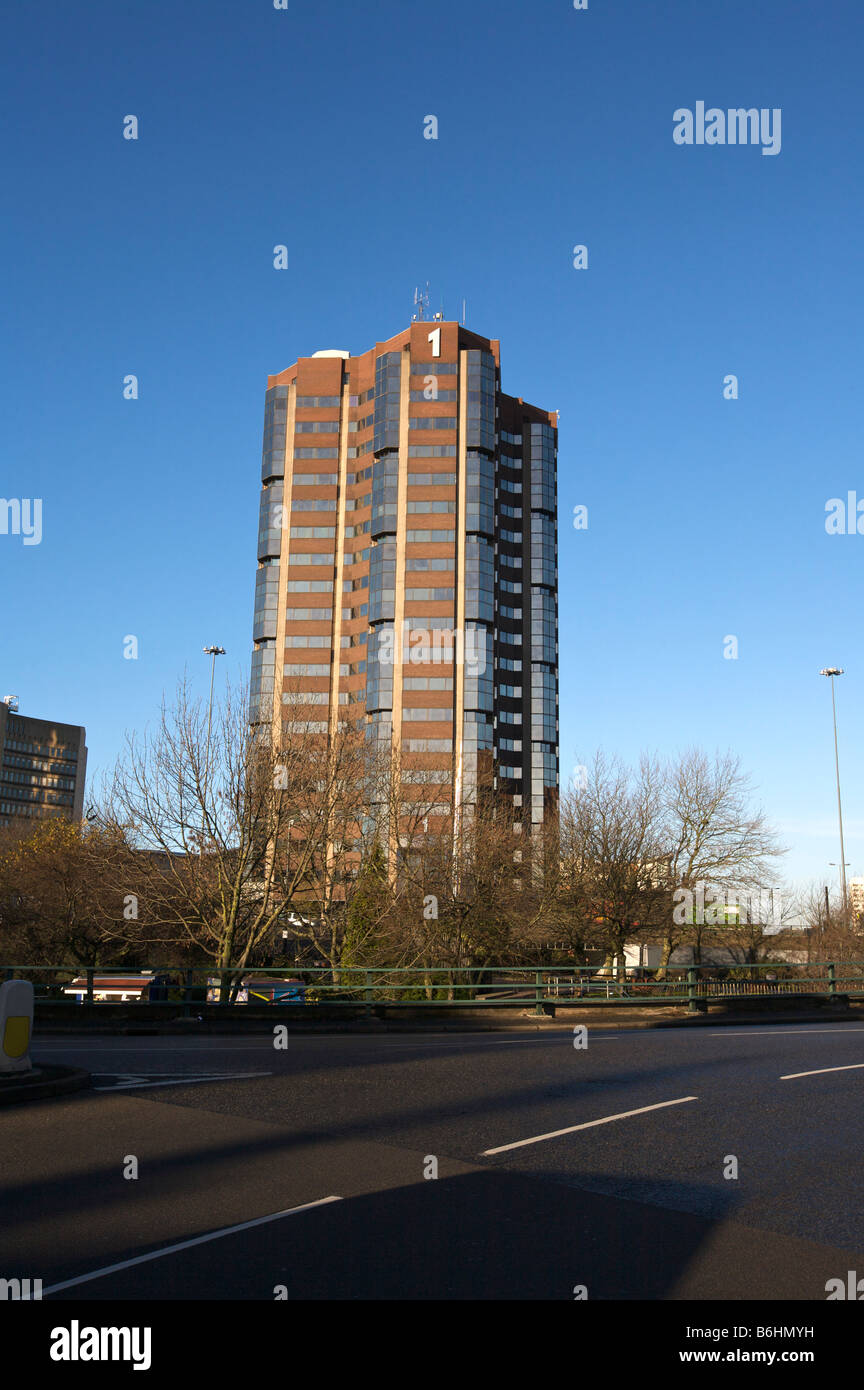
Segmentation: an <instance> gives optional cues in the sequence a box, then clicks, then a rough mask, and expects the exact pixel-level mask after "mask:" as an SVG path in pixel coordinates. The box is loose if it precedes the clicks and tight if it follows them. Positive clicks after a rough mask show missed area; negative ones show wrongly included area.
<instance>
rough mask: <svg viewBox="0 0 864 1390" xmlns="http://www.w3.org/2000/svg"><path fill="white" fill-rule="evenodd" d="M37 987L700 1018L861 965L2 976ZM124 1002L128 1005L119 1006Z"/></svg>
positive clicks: (862, 966)
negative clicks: (630, 1008) (628, 1010)
mask: <svg viewBox="0 0 864 1390" xmlns="http://www.w3.org/2000/svg"><path fill="white" fill-rule="evenodd" d="M16 977H17V978H24V979H29V980H31V981H32V982H33V985H34V989H35V993H36V1002H37V1005H47V1004H58V1005H59V1004H62V1005H70V1006H72V1007H74V1006H76V1005H78V1004H101V1005H102V1006H103V1007H105V1008H106V1009H109V1008H112V1007H115V1009H116V1006H117V1005H120V1006H122V1007H124V1008H128V1007H129V1006H130V1005H134V1006H141V1005H143V1004H146V1005H147V1006H148V1009H150V1008H152V1009H157V1010H159V1009H166V1010H167V1009H173V1010H174V1011H175V1013H177V1012H180V1013H182V1014H183V1015H184V1016H187V1017H189V1016H192V1015H194V1014H196V1013H197V1012H200V1011H202V1010H205V1009H206V1010H207V1011H208V1013H209V1012H210V1010H211V1008H213V1007H214V1006H215V1007H216V1008H217V1009H219V1010H221V1009H225V1008H231V1009H237V1008H249V1007H250V1006H251V1007H253V1008H254V1007H265V1006H267V1005H273V1006H275V1007H276V1008H278V1009H292V1008H295V1009H296V1008H297V1007H303V1008H305V1009H313V1010H314V1009H321V1008H323V1007H324V1006H326V1007H328V1008H330V1007H336V1008H354V1009H357V1008H361V1009H365V1010H366V1011H367V1012H369V1011H372V1010H375V1011H383V1010H384V1009H385V1007H391V1008H392V1007H403V1008H405V1007H409V1006H410V1007H411V1008H428V1007H435V1008H448V1007H449V1008H454V1007H458V1008H465V1007H472V1008H495V1007H505V1008H510V1007H519V1006H521V1007H523V1008H528V1007H533V1011H534V1012H535V1013H537V1014H549V1013H554V1011H555V1010H556V1009H558V1008H568V1007H569V1008H573V1007H583V1006H590V1005H594V1006H598V1005H605V1006H618V1005H625V1006H626V1005H637V1006H638V1005H642V1006H648V1007H653V1006H661V1005H664V1004H665V1005H676V1004H677V1005H682V1006H684V1005H686V1007H687V1009H688V1011H689V1012H691V1013H698V1012H703V1011H704V1010H705V1009H706V1008H707V1007H708V1005H709V1003H710V1002H712V1001H717V1002H720V1001H721V1000H723V1001H730V1000H732V999H743V998H775V999H776V998H782V997H784V996H786V997H792V996H797V997H801V996H807V997H810V998H813V997H819V998H827V999H829V1000H830V999H832V998H836V997H838V996H845V997H864V961H843V962H833V961H824V962H818V963H815V962H811V963H808V964H801V965H792V964H789V963H776V962H775V963H772V964H761V965H736V966H729V967H725V966H724V967H717V966H690V967H675V968H674V969H671V970H670V971H669V972H668V974H667V977H666V978H665V979H662V980H658V979H655V978H652V976H651V973H650V972H645V971H642V970H638V971H637V970H628V972H627V973H626V975H619V976H615V975H614V974H610V973H609V971H608V969H606V968H604V967H602V966H579V965H566V966H562V965H551V966H550V965H542V966H538V965H530V966H496V965H488V966H483V967H470V968H469V967H458V968H454V967H448V966H430V967H428V968H426V967H422V966H414V967H402V966H394V967H375V968H373V967H361V966H353V965H346V966H342V967H340V968H333V967H330V966H312V967H307V966H302V967H297V968H296V969H294V970H293V971H292V969H291V967H290V966H288V967H286V966H284V965H271V966H258V967H255V968H252V969H244V970H242V971H240V970H237V969H234V970H216V969H214V968H213V967H211V966H207V965H198V966H188V967H183V968H177V967H172V966H151V967H139V968H130V967H129V966H125V967H124V966H90V967H85V968H81V969H78V970H76V969H75V968H73V967H71V966H59V965H53V966H52V965H43V966H31V965H7V966H0V980H4V979H13V978H16ZM124 992H125V995H126V997H125V998H122V997H120V996H121V994H122V993H124Z"/></svg>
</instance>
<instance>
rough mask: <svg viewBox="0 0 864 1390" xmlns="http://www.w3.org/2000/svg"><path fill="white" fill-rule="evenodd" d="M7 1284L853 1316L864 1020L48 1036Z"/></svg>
mask: <svg viewBox="0 0 864 1390" xmlns="http://www.w3.org/2000/svg"><path fill="white" fill-rule="evenodd" d="M33 1059H34V1064H35V1065H37V1066H40V1067H41V1066H51V1065H65V1066H70V1067H78V1068H84V1069H86V1070H87V1071H89V1072H91V1073H92V1074H93V1088H92V1089H91V1090H89V1091H84V1092H79V1093H78V1094H76V1095H73V1096H70V1097H68V1098H54V1099H51V1100H46V1101H33V1102H31V1103H29V1104H27V1105H20V1106H10V1107H9V1108H8V1109H7V1110H5V1111H4V1114H3V1122H2V1126H0V1173H2V1175H3V1179H2V1196H0V1203H2V1220H0V1278H12V1277H20V1278H24V1277H30V1278H41V1279H42V1281H43V1299H50V1300H57V1301H65V1300H76V1301H77V1300H82V1299H86V1300H106V1299H112V1300H113V1299H121V1300H125V1299H129V1300H144V1299H166V1298H170V1299H174V1300H177V1299H208V1300H213V1299H217V1300H218V1299H225V1300H271V1301H272V1300H274V1299H277V1298H283V1297H285V1298H289V1299H342V1300H359V1299H370V1298H372V1299H426V1300H428V1299H450V1300H454V1299H456V1300H461V1299H466V1300H467V1299H471V1300H492V1299H495V1300H500V1299H518V1300H531V1299H555V1300H566V1301H572V1300H573V1299H574V1297H577V1296H578V1294H574V1290H584V1291H585V1295H586V1296H587V1297H588V1298H589V1299H601V1300H607V1299H646V1300H673V1301H674V1300H690V1299H699V1300H703V1299H720V1300H776V1299H782V1300H810V1301H825V1299H826V1291H825V1285H826V1282H827V1281H828V1280H829V1279H832V1278H841V1279H843V1280H845V1279H846V1277H847V1273H848V1271H851V1270H856V1269H858V1270H861V1272H862V1274H864V1200H862V1196H864V1193H862V1188H864V1177H862V1169H861V1163H860V1154H861V1151H862V1145H864V1107H862V1103H861V1102H862V1098H864V1024H859V1023H850V1022H846V1023H835V1022H832V1021H829V1020H826V1021H824V1022H820V1023H814V1024H802V1023H800V1022H795V1023H788V1024H784V1025H782V1026H780V1025H777V1024H773V1025H771V1026H767V1027H759V1026H753V1025H752V1024H748V1025H742V1026H741V1027H739V1028H735V1027H729V1026H726V1027H716V1028H712V1027H710V1026H709V1027H705V1026H703V1027H700V1028H698V1029H681V1028H657V1027H655V1028H652V1029H641V1030H640V1029H626V1028H623V1027H618V1028H615V1029H614V1030H613V1029H609V1028H607V1027H604V1026H602V1025H597V1026H594V1025H591V1024H589V1027H588V1036H587V1046H586V1047H585V1048H580V1047H576V1046H574V1038H573V1036H572V1032H571V1031H563V1030H559V1029H556V1030H554V1031H549V1032H542V1033H538V1032H537V1031H536V1030H533V1029H532V1030H531V1031H526V1032H523V1033H514V1032H508V1034H507V1035H506V1036H494V1035H488V1034H487V1035H483V1034H478V1033H476V1032H469V1033H466V1034H464V1035H457V1034H452V1033H451V1034H447V1035H446V1036H442V1035H441V1034H440V1033H437V1032H435V1033H428V1034H413V1035H411V1036H403V1037H399V1036H392V1035H383V1036H371V1037H370V1036H345V1035H338V1036H320V1037H319V1036H309V1035H304V1036H289V1037H288V1039H287V1046H286V1047H285V1048H284V1049H279V1048H277V1047H275V1046H274V1042H273V1039H272V1038H266V1037H260V1036H255V1037H245V1038H242V1037H234V1038H216V1037H192V1036H189V1037H183V1038H173V1037H159V1038H131V1037H128V1038H116V1039H115V1038H106V1037H93V1036H82V1037H78V1038H75V1037H62V1038H61V1037H50V1038H41V1039H40V1038H38V1037H37V1038H36V1039H35V1040H34V1045H33Z"/></svg>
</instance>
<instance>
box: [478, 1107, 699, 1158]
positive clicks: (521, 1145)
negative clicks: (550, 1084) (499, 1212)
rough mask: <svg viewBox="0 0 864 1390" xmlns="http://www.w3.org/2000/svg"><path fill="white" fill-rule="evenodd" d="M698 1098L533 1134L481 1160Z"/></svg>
mask: <svg viewBox="0 0 864 1390" xmlns="http://www.w3.org/2000/svg"><path fill="white" fill-rule="evenodd" d="M698 1099H699V1097H698V1096H679V1098H678V1100H661V1101H659V1102H658V1104H657V1105H641V1106H640V1107H639V1109H638V1110H622V1111H621V1113H620V1114H619V1115H606V1116H604V1118H603V1119H602V1120H587V1121H586V1122H585V1124H581V1125H568V1127H567V1129H553V1130H552V1131H551V1132H550V1133H549V1134H535V1135H534V1137H533V1139H517V1140H516V1142H515V1144H500V1145H499V1146H498V1148H497V1149H484V1150H483V1153H482V1154H481V1157H482V1158H488V1157H489V1155H490V1154H503V1153H507V1152H508V1151H509V1150H510V1149H523V1148H524V1147H525V1145H526V1144H541V1143H542V1142H543V1140H544V1139H558V1138H559V1137H560V1136H561V1135H562V1134H575V1133H576V1131H577V1130H579V1129H593V1128H594V1127H595V1126H596V1125H611V1123H612V1121H613V1120H627V1119H629V1118H630V1116H631V1115H647V1113H648V1111H649V1110H664V1109H665V1108H666V1107H667V1106H668V1105H685V1104H686V1103H687V1101H688V1100H698Z"/></svg>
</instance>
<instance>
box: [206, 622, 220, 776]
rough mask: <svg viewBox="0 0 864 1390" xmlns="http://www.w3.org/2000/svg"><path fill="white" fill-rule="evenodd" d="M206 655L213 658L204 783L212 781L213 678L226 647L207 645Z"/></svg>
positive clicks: (208, 702)
mask: <svg viewBox="0 0 864 1390" xmlns="http://www.w3.org/2000/svg"><path fill="white" fill-rule="evenodd" d="M204 655H205V656H209V657H210V658H211V662H210V699H209V700H208V701H207V752H206V755H205V758H204V778H205V782H204V785H205V787H206V785H207V783H208V782H209V781H210V724H211V722H212V719H213V678H214V676H215V675H216V658H217V656H224V655H225V648H224V647H213V646H211V647H205V648H204Z"/></svg>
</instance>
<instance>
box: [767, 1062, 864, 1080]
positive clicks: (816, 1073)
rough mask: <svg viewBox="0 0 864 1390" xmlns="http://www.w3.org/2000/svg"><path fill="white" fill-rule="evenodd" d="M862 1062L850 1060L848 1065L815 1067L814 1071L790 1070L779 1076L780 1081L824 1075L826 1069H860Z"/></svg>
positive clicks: (863, 1063) (863, 1065)
mask: <svg viewBox="0 0 864 1390" xmlns="http://www.w3.org/2000/svg"><path fill="white" fill-rule="evenodd" d="M861 1067H864V1062H852V1063H851V1065H850V1066H848V1067H817V1068H816V1070H815V1071H790V1072H787V1074H786V1076H781V1077H780V1080H781V1081H795V1080H796V1079H797V1078H798V1077H799V1076H824V1074H825V1072H826V1071H860V1069H861Z"/></svg>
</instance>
